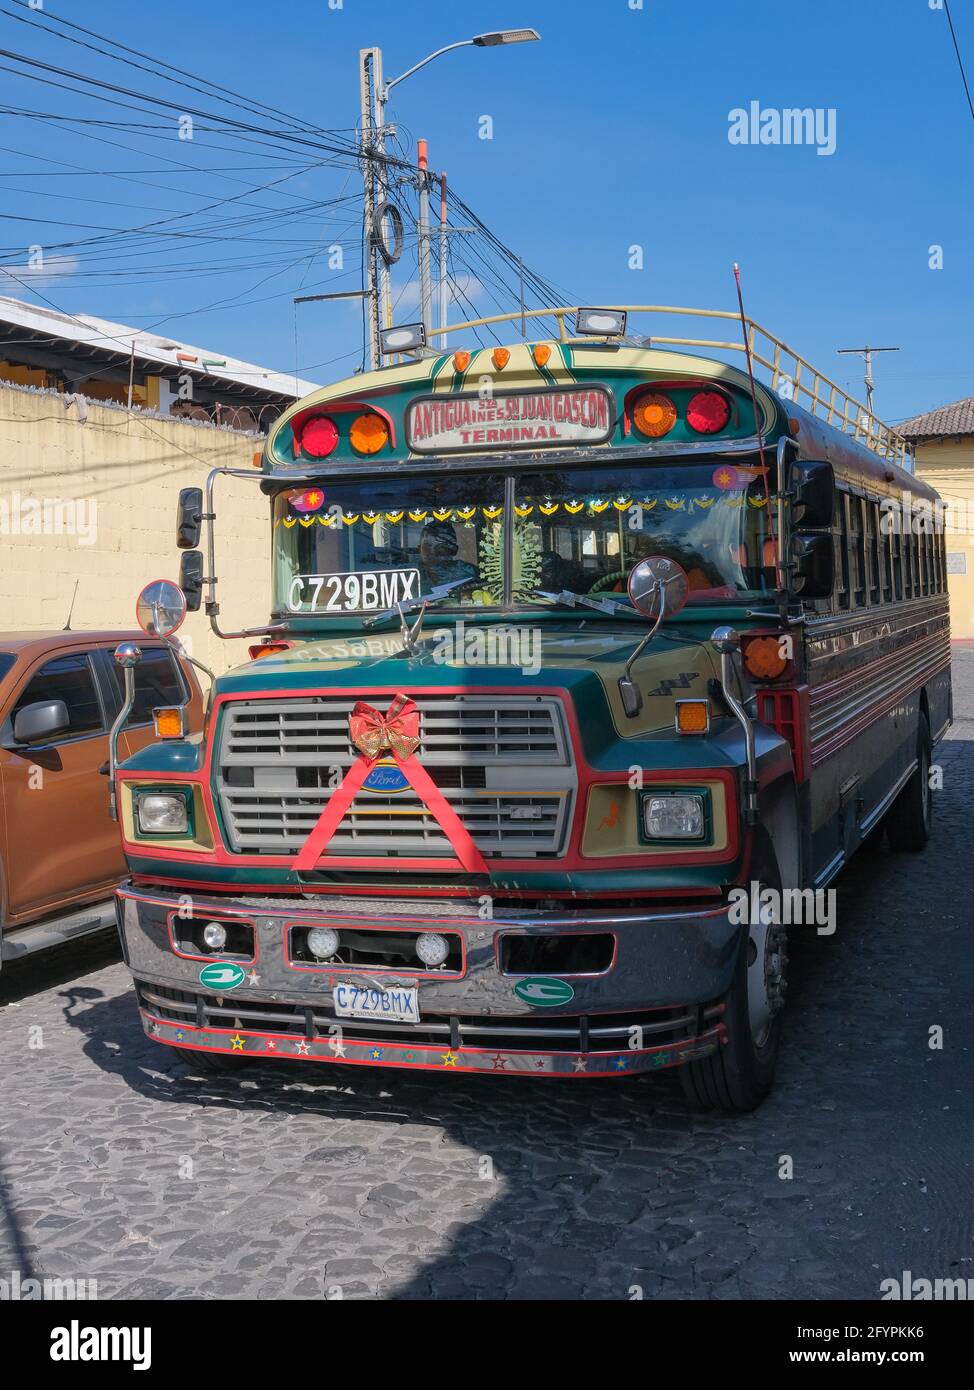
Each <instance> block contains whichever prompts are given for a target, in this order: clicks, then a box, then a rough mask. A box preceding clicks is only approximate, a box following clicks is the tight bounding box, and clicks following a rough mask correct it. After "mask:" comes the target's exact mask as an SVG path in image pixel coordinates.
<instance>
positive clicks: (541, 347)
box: [531, 343, 551, 367]
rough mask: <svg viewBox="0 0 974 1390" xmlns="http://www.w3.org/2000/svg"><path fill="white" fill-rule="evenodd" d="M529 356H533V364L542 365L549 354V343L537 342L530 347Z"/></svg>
mask: <svg viewBox="0 0 974 1390" xmlns="http://www.w3.org/2000/svg"><path fill="white" fill-rule="evenodd" d="M531 356H532V357H533V358H534V361H535V365H536V366H538V367H543V366H544V365H545V363H546V362H547V361H548V358H549V357H550V356H551V345H550V344H549V343H538V344H537V346H536V347H533V348H532V349H531Z"/></svg>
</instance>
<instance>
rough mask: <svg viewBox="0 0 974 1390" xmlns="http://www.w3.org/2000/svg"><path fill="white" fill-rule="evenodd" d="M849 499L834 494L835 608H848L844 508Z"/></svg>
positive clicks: (847, 546) (847, 531)
mask: <svg viewBox="0 0 974 1390" xmlns="http://www.w3.org/2000/svg"><path fill="white" fill-rule="evenodd" d="M848 501H849V498H848V496H847V495H846V493H844V492H837V493H836V494H835V512H834V514H833V516H832V534H833V536H834V537H835V606H836V608H848V607H849V530H848V524H847V516H846V508H847V505H848Z"/></svg>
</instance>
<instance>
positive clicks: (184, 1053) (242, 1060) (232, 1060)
mask: <svg viewBox="0 0 974 1390" xmlns="http://www.w3.org/2000/svg"><path fill="white" fill-rule="evenodd" d="M173 1052H175V1054H176V1056H177V1057H181V1058H182V1059H183V1061H184V1062H185V1063H186V1065H187V1066H190V1067H193V1068H195V1070H196V1071H205V1072H227V1071H236V1070H237V1069H238V1068H239V1067H241V1066H246V1064H247V1060H248V1059H247V1058H246V1057H242V1056H240V1055H239V1054H237V1053H229V1052H204V1050H203V1049H202V1048H201V1047H174V1048H173Z"/></svg>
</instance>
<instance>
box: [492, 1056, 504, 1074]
mask: <svg viewBox="0 0 974 1390" xmlns="http://www.w3.org/2000/svg"><path fill="white" fill-rule="evenodd" d="M490 1060H491V1061H492V1062H493V1064H494V1066H493V1068H492V1070H494V1071H503V1070H504V1068H505V1067H506V1066H507V1058H506V1057H502V1056H501V1054H500V1053H499V1052H497V1053H495V1054H494V1056H493V1057H492V1058H491V1059H490Z"/></svg>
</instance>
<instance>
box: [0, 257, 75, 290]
mask: <svg viewBox="0 0 974 1390" xmlns="http://www.w3.org/2000/svg"><path fill="white" fill-rule="evenodd" d="M80 264H81V261H80V258H79V257H78V256H41V257H37V258H36V260H35V261H34V262H33V263H29V264H27V265H9V266H4V265H0V292H3V293H10V294H12V295H14V296H16V294H17V291H18V290H25V289H31V290H32V289H40V288H42V287H43V286H45V285H56V284H57V283H58V282H59V281H61V280H70V278H71V276H72V275H73V274H74V273H75V271H76V270H77V269H78V266H79V265H80Z"/></svg>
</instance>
